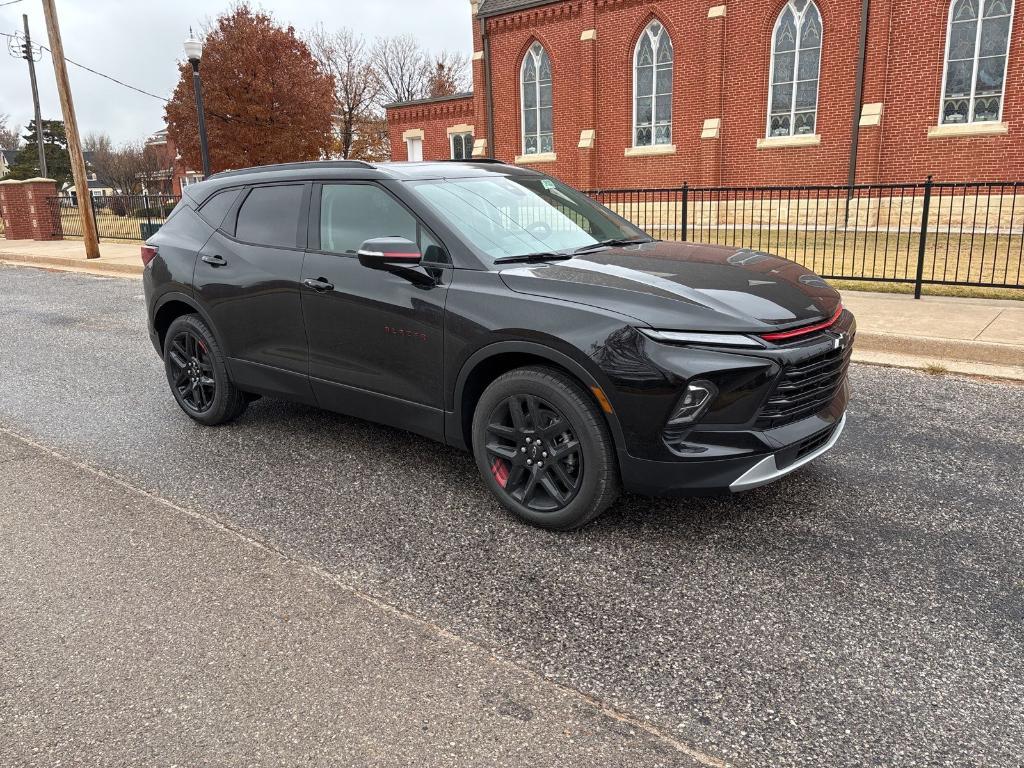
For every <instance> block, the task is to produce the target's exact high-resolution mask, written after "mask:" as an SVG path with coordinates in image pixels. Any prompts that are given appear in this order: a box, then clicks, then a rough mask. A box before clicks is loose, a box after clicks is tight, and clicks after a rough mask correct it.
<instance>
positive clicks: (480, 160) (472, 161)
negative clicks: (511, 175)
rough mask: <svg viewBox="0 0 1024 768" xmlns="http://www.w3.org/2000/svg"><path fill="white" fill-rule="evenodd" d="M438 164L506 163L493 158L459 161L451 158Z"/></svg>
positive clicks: (470, 158) (471, 158)
mask: <svg viewBox="0 0 1024 768" xmlns="http://www.w3.org/2000/svg"><path fill="white" fill-rule="evenodd" d="M435 162H438V163H495V164H496V165H507V163H504V162H502V161H501V160H495V159H494V158H493V157H463V158H461V159H457V158H451V159H444V160H437V161H435Z"/></svg>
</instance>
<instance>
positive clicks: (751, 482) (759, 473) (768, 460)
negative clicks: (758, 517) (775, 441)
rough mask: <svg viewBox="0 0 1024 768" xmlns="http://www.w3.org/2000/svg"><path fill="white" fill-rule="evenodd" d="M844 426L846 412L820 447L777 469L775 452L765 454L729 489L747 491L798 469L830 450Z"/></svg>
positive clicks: (837, 440) (734, 481)
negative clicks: (830, 435)
mask: <svg viewBox="0 0 1024 768" xmlns="http://www.w3.org/2000/svg"><path fill="white" fill-rule="evenodd" d="M845 426H846V414H845V413H844V414H843V418H841V419H840V420H839V426H838V427H836V431H835V432H833V433H832V437H830V438H829V439H828V442H827V443H825V444H824V445H823V446H821V448H818V449H817V450H816V451H813V452H811V453H809V454H807V455H806V456H801V457H800V458H799V459H798V460H796V461H794V462H793V463H792V464H790V465H789V466H788V467H786V468H785V469H779V468H778V466H777V465H776V464H775V454H772V455H771V456H766V457H765V458H763V459H761V461H759V462H757V464H755V465H754V466H752V467H751V468H750V469H748V470H747V471H746V472H744V473H743V474H742V475H740V476H739V477H738V478H736V479H735V480H733V482H732V483H731V484H730V485H729V490H730V491H732V492H733V493H735V492H736V491H749V490H750V489H751V488H757V487H758V486H760V485H766V484H768V483H770V482H772V481H773V480H778V479H779V478H780V477H783V476H785V475H788V474H789V473H790V472H792V471H794V470H796V469H800V467H802V466H803V465H804V464H808V463H809V462H812V461H814V460H815V459H816V458H818V457H819V456H821V455H822V454H823V453H827V452H828V451H830V450H832V448H833V447H834V446H835V444H836V443H837V442H839V436H840V435H841V434H843V428H844V427H845Z"/></svg>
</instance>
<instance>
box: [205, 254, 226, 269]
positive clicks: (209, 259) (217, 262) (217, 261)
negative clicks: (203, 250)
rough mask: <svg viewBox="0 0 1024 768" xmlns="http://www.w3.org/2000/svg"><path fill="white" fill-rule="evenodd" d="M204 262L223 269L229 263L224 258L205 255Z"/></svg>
mask: <svg viewBox="0 0 1024 768" xmlns="http://www.w3.org/2000/svg"><path fill="white" fill-rule="evenodd" d="M203 261H205V262H206V263H207V264H209V265H210V266H211V267H223V266H224V265H225V264H227V263H228V262H227V260H226V259H225V258H224V257H223V256H211V255H210V254H205V255H204V256H203Z"/></svg>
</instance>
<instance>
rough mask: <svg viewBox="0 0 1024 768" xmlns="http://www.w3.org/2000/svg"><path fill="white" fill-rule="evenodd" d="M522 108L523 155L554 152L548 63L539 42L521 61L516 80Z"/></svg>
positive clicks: (545, 52)
mask: <svg viewBox="0 0 1024 768" xmlns="http://www.w3.org/2000/svg"><path fill="white" fill-rule="evenodd" d="M520 85H521V86H522V88H521V93H522V102H523V103H522V107H523V154H524V155H536V154H538V153H540V152H554V151H555V133H554V127H553V125H554V124H553V122H552V119H553V115H552V98H551V60H550V59H549V58H548V52H547V51H545V50H544V46H542V45H541V44H540V43H534V44H533V45H531V46H530V50H528V51H527V52H526V56H525V57H524V58H523V68H522V72H521V77H520Z"/></svg>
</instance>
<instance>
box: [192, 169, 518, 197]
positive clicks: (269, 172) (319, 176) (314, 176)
mask: <svg viewBox="0 0 1024 768" xmlns="http://www.w3.org/2000/svg"><path fill="white" fill-rule="evenodd" d="M495 174H497V175H501V176H536V175H538V174H537V172H536V171H532V170H529V169H527V168H519V167H518V166H515V165H506V164H505V163H500V162H497V161H496V160H472V161H468V160H467V161H463V160H435V161H426V162H415V163H408V162H386V163H367V162H364V161H362V160H318V161H315V162H306V163H281V164H279V165H261V166H257V167H255V168H240V169H238V170H232V171H223V172H221V173H216V174H214V175H213V176H211V177H210V178H209V179H207V180H206V181H202V182H199V183H197V184H189V185H188V186H186V187H185V191H186V193H187V194H188V195H189V196H190V197H192V198H193V199H194V200H197V201H202V200H205V199H206V198H207V197H208V196H209V195H211V194H213V193H214V192H215V191H217V190H218V189H222V188H224V187H232V186H238V185H240V184H257V183H259V184H267V183H273V182H279V181H299V180H302V181H317V180H329V179H352V180H372V179H378V180H380V179H396V180H400V181H409V180H415V179H464V178H473V177H482V176H492V175H495Z"/></svg>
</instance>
